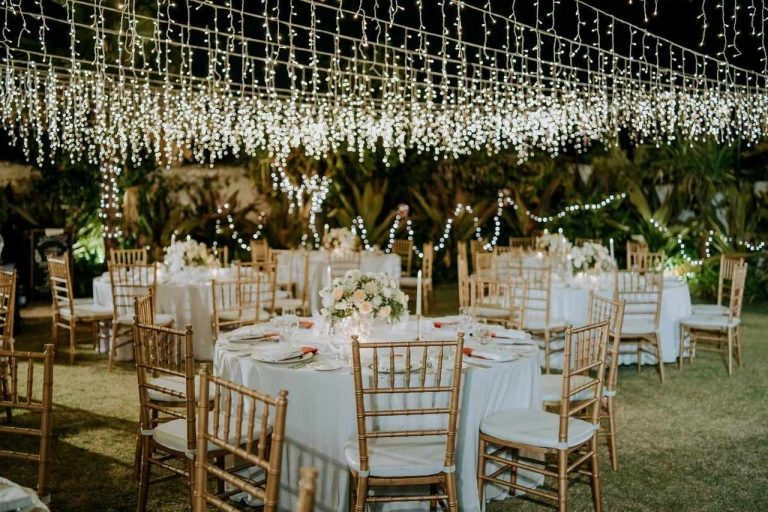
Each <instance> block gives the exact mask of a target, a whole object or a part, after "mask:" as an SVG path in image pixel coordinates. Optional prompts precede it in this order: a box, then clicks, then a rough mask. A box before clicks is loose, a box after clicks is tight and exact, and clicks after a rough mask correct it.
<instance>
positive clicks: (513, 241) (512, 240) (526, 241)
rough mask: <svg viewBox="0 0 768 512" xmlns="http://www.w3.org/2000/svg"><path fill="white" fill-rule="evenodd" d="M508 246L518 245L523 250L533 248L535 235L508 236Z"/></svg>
mask: <svg viewBox="0 0 768 512" xmlns="http://www.w3.org/2000/svg"><path fill="white" fill-rule="evenodd" d="M509 246H510V247H520V248H521V249H523V250H524V251H527V250H531V249H534V248H535V247H536V237H535V236H523V237H514V236H511V237H509Z"/></svg>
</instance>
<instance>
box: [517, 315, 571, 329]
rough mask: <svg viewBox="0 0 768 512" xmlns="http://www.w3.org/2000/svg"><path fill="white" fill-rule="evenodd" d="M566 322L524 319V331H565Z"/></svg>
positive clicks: (560, 319) (542, 318)
mask: <svg viewBox="0 0 768 512" xmlns="http://www.w3.org/2000/svg"><path fill="white" fill-rule="evenodd" d="M567 325H568V322H566V321H565V320H563V319H562V318H550V319H549V322H547V319H546V318H544V317H533V318H526V319H525V329H526V330H530V331H543V330H545V329H565V327H566V326H567Z"/></svg>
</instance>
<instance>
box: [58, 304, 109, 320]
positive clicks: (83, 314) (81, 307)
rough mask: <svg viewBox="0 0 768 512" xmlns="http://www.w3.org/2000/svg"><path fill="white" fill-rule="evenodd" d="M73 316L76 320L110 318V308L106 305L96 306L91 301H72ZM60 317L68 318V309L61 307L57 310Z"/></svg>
mask: <svg viewBox="0 0 768 512" xmlns="http://www.w3.org/2000/svg"><path fill="white" fill-rule="evenodd" d="M74 310H75V318H77V319H78V320H86V321H87V320H111V319H112V308H110V307H107V306H97V305H96V304H94V303H93V302H91V303H85V302H79V303H78V302H75V303H74ZM59 314H60V315H61V318H63V319H65V320H69V318H70V313H69V309H66V308H62V309H61V310H60V311H59Z"/></svg>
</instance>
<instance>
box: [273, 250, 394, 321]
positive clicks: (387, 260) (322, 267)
mask: <svg viewBox="0 0 768 512" xmlns="http://www.w3.org/2000/svg"><path fill="white" fill-rule="evenodd" d="M300 254H301V253H298V252H297V253H295V257H293V258H283V259H282V261H281V259H278V264H277V279H278V282H285V281H287V280H288V279H289V278H290V279H291V280H293V281H295V282H296V283H298V284H299V285H301V284H303V282H304V260H303V258H300V257H298V256H299V255H300ZM328 264H329V256H328V253H327V252H326V251H325V250H319V251H311V252H310V254H309V279H308V280H307V288H308V290H307V291H308V295H307V297H308V298H309V307H310V309H312V310H313V311H319V310H320V308H321V305H320V290H321V289H322V288H323V286H325V284H326V280H327V274H328V273H327V268H328ZM400 265H401V263H400V256H398V255H397V254H385V253H383V252H372V251H363V252H362V253H361V254H360V270H361V271H362V272H376V273H384V274H386V275H387V277H389V278H390V279H394V280H395V281H399V280H400ZM289 276H290V277H289Z"/></svg>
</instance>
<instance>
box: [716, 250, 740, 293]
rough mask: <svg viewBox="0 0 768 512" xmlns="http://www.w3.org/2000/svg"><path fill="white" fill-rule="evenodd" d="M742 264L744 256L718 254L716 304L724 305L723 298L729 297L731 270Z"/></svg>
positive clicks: (731, 279)
mask: <svg viewBox="0 0 768 512" xmlns="http://www.w3.org/2000/svg"><path fill="white" fill-rule="evenodd" d="M743 264H744V258H742V257H740V256H728V255H725V254H721V255H720V272H719V276H718V280H717V305H718V306H723V305H725V300H726V299H727V298H729V297H730V293H731V286H732V282H733V271H734V270H736V267H738V266H739V265H743Z"/></svg>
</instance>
